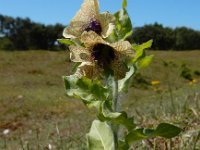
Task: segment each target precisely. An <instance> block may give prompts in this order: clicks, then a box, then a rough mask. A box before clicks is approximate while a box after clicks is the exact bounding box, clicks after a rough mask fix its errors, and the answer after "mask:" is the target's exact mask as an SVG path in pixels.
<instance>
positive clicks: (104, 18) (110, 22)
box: [99, 12, 115, 38]
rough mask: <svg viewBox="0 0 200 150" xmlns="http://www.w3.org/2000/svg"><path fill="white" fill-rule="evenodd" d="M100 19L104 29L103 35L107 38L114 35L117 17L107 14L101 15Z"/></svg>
mask: <svg viewBox="0 0 200 150" xmlns="http://www.w3.org/2000/svg"><path fill="white" fill-rule="evenodd" d="M99 19H100V23H101V27H102V33H101V35H102V36H103V37H104V38H106V37H108V36H109V35H110V34H111V33H112V31H113V29H114V27H115V26H114V22H115V17H114V16H113V15H112V14H110V13H108V12H105V13H103V14H100V16H99Z"/></svg>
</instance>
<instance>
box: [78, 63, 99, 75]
mask: <svg viewBox="0 0 200 150" xmlns="http://www.w3.org/2000/svg"><path fill="white" fill-rule="evenodd" d="M75 75H76V76H77V77H79V78H81V77H82V76H85V77H87V78H91V79H92V78H94V77H95V76H97V75H98V73H97V69H96V68H95V64H94V63H92V62H82V63H81V64H80V66H78V68H77V70H76V72H75Z"/></svg>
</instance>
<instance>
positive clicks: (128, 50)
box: [111, 41, 134, 57]
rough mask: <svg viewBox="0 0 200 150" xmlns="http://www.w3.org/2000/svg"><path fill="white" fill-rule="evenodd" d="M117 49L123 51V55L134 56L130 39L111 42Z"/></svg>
mask: <svg viewBox="0 0 200 150" xmlns="http://www.w3.org/2000/svg"><path fill="white" fill-rule="evenodd" d="M111 46H112V47H113V48H114V49H116V51H118V52H120V53H123V55H126V56H130V57H133V56H134V51H133V48H132V46H131V44H130V43H129V42H128V41H119V42H116V43H113V44H111Z"/></svg>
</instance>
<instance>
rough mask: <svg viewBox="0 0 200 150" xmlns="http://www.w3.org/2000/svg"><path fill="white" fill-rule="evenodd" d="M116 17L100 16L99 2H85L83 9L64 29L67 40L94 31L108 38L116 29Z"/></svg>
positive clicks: (94, 0) (88, 0) (92, 0)
mask: <svg viewBox="0 0 200 150" xmlns="http://www.w3.org/2000/svg"><path fill="white" fill-rule="evenodd" d="M114 20H115V18H114V16H113V15H111V14H110V13H108V12H105V13H103V14H99V3H98V0H84V2H83V4H82V6H81V9H80V10H79V11H78V12H77V14H76V15H75V17H74V18H73V19H72V21H71V22H70V24H69V26H68V27H66V28H65V29H64V32H63V36H64V37H65V38H80V37H81V34H82V33H83V32H84V31H94V32H96V33H97V34H99V35H101V36H102V37H104V38H105V37H108V35H109V34H111V32H112V30H113V29H114V24H113V23H114Z"/></svg>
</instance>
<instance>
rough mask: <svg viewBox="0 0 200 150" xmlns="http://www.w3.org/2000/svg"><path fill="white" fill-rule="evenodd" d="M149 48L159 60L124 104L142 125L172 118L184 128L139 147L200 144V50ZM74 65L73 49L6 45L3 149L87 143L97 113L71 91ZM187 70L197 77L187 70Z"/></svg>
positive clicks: (0, 90)
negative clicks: (67, 84)
mask: <svg viewBox="0 0 200 150" xmlns="http://www.w3.org/2000/svg"><path fill="white" fill-rule="evenodd" d="M149 53H151V54H152V53H153V54H154V55H155V60H154V61H153V63H152V64H151V65H150V66H149V67H148V68H146V69H143V70H141V73H140V75H137V78H136V79H137V80H134V82H133V83H134V84H133V87H132V88H131V89H130V91H129V93H128V94H126V95H123V96H122V99H123V104H122V108H123V109H124V110H126V111H128V113H129V115H133V116H135V122H136V123H137V124H138V125H139V126H146V127H155V125H157V124H158V123H160V122H168V123H173V124H176V125H178V126H180V127H182V128H183V129H184V131H183V132H182V134H181V135H180V136H179V137H177V138H174V139H173V140H171V141H170V140H164V139H162V138H156V139H150V140H147V141H145V143H136V144H135V145H134V147H133V149H153V148H154V149H167V148H168V149H169V148H170V147H172V148H173V149H194V148H196V149H200V143H199V141H198V133H199V131H200V119H199V115H200V102H199V101H200V92H199V91H200V86H199V84H200V82H199V81H200V77H199V75H198V72H199V71H200V59H199V57H200V51H188V52H186V51H184V52H174V51H168V52H165V51H150V52H149ZM184 66H186V68H189V70H187V69H185V68H184ZM70 67H71V63H70V61H69V54H68V52H48V51H29V52H4V51H0V149H7V150H12V149H16V150H18V149H19V150H20V149H25V150H28V149H50V147H51V146H52V147H53V148H52V149H63V150H64V149H67V150H68V149H73V150H76V149H84V147H85V142H84V141H85V138H84V136H85V133H87V132H88V130H89V127H90V124H91V121H92V120H93V119H94V117H95V115H94V114H95V113H94V112H93V111H92V110H88V109H87V108H86V107H85V106H84V105H83V104H82V103H81V102H79V101H77V100H73V99H69V98H67V97H66V96H65V94H64V84H63V80H62V76H63V75H69V74H70V73H71V71H70ZM184 70H186V72H187V73H188V74H190V76H191V77H192V79H193V80H191V79H190V80H189V79H186V78H185V77H183V76H181V73H182V72H183V71H184ZM151 81H159V83H158V84H155V85H151ZM6 129H9V133H8V134H3V132H5V131H6Z"/></svg>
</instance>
